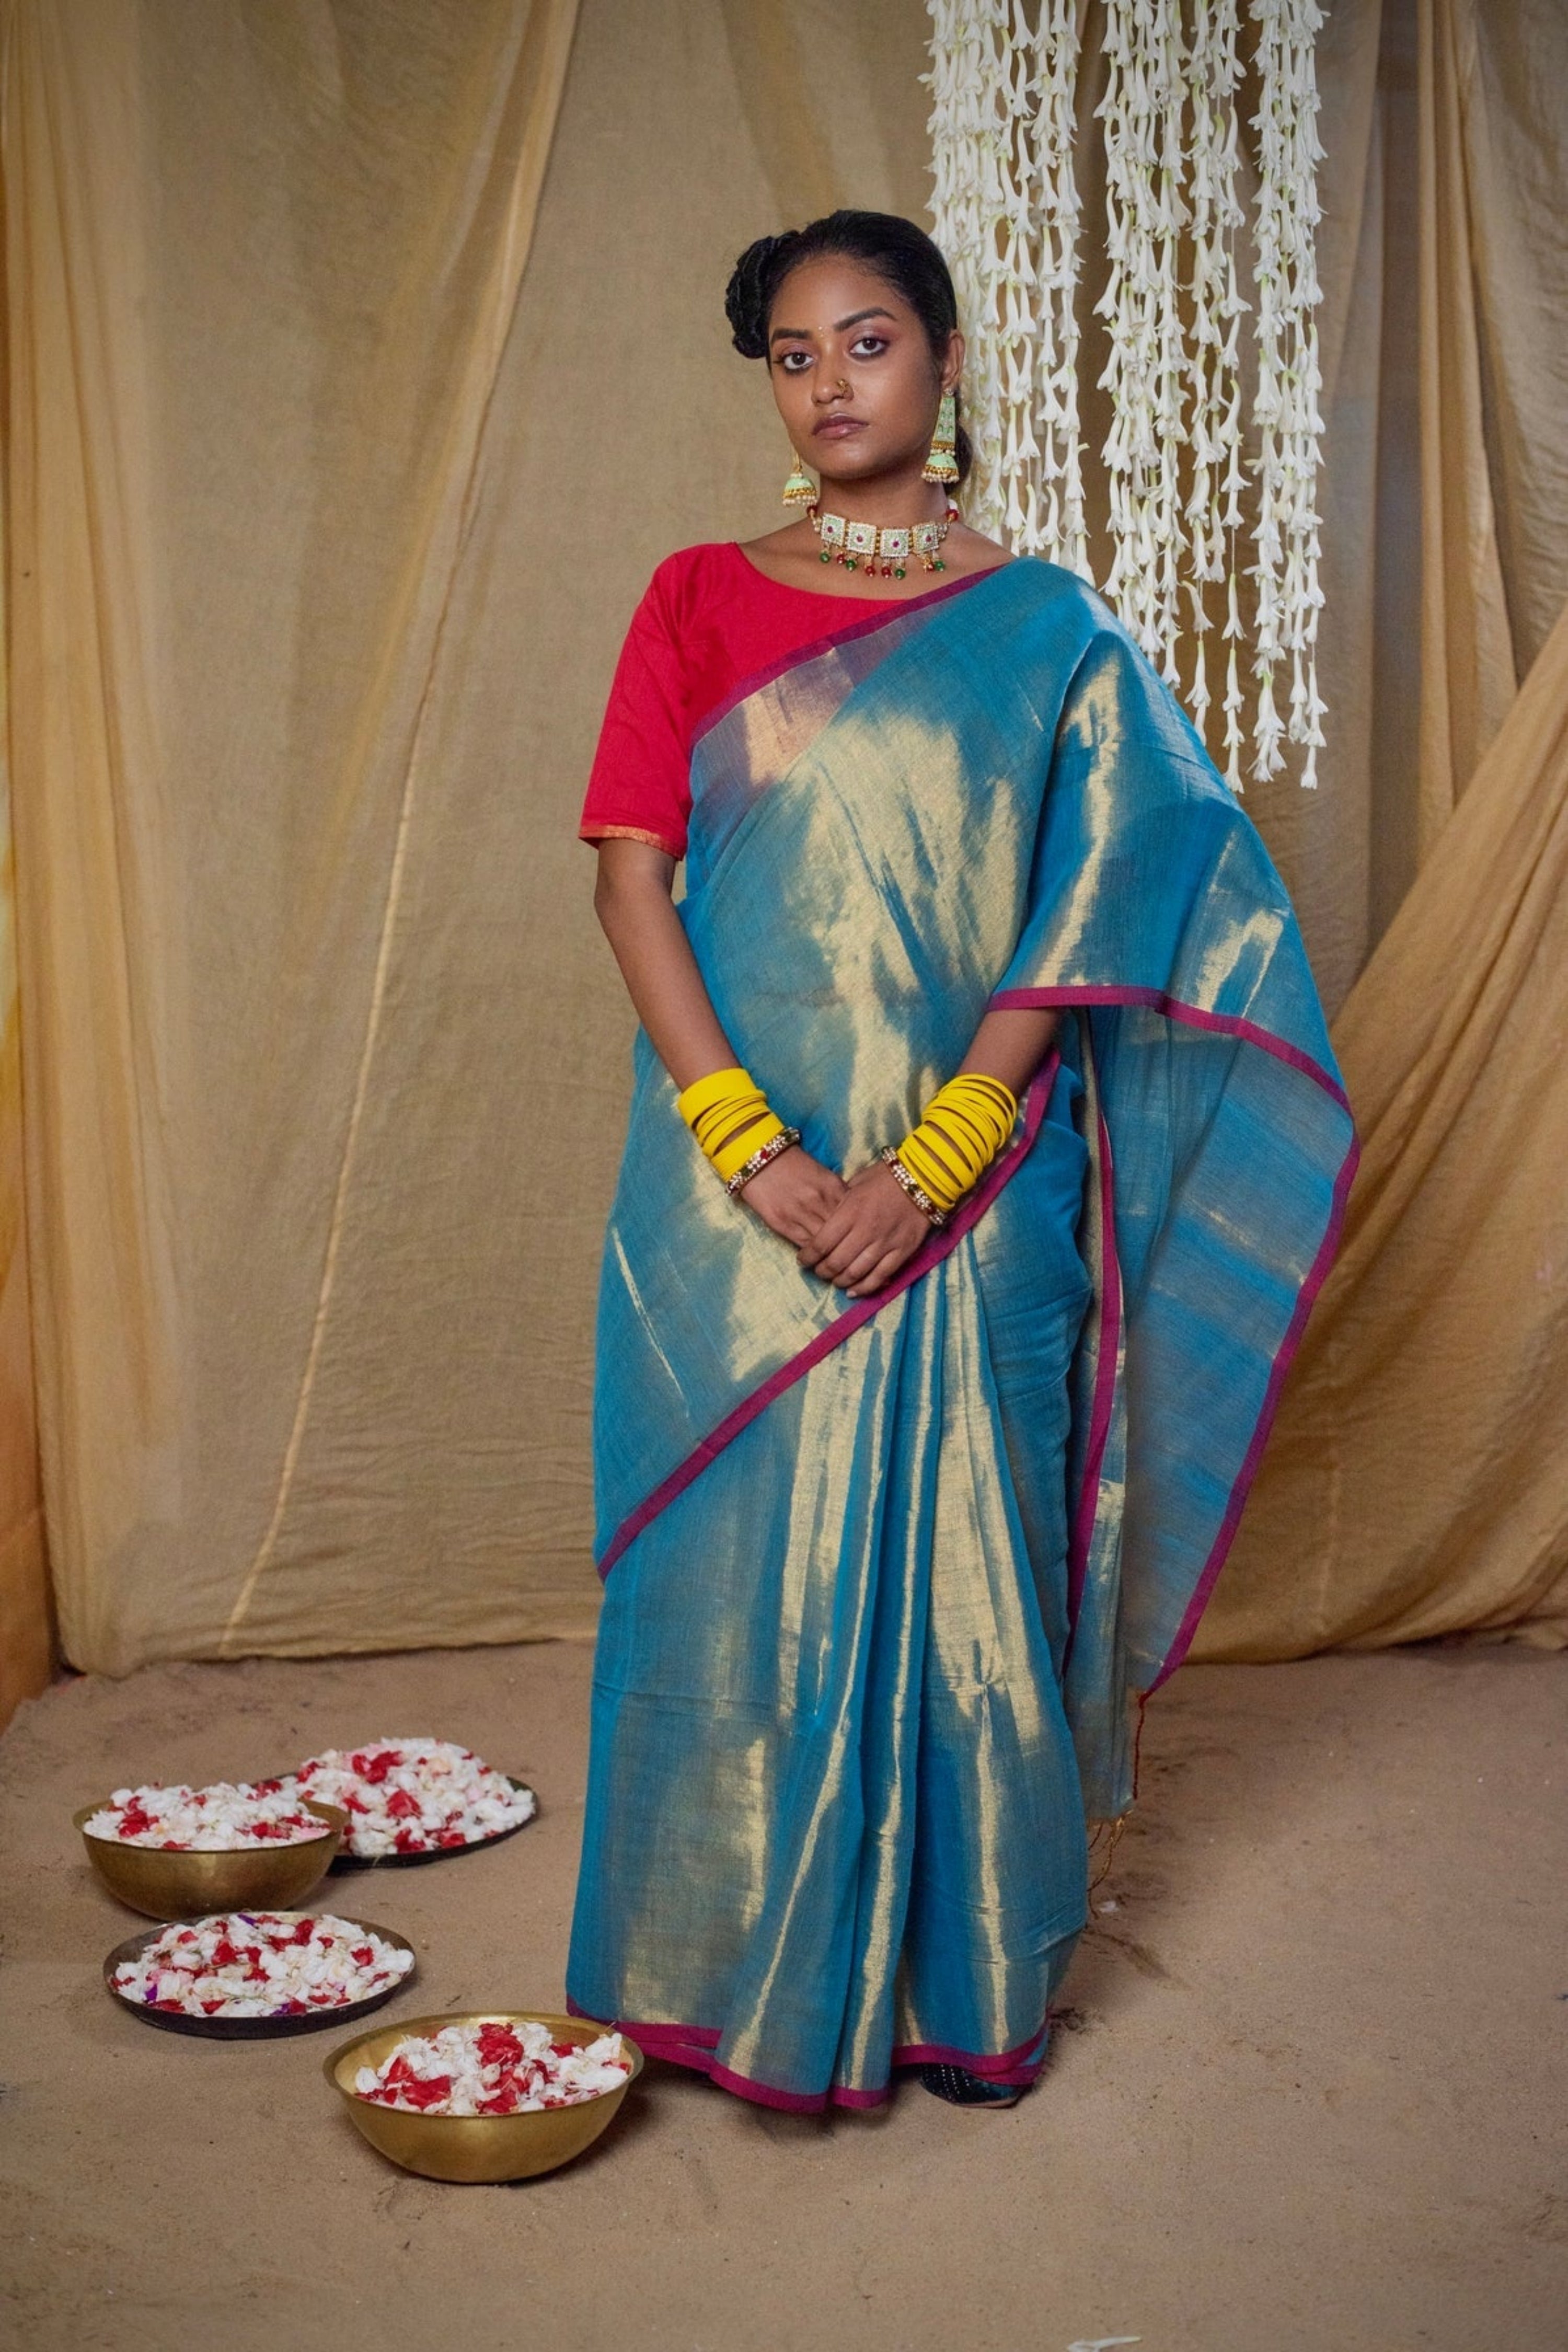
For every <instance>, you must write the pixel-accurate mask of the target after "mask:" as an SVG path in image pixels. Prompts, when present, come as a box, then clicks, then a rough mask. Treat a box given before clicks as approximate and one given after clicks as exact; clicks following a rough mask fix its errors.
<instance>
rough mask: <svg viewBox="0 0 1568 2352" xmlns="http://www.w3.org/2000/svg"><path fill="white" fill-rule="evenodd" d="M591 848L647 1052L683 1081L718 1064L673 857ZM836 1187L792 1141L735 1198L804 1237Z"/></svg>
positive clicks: (713, 1021)
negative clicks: (674, 893) (675, 888)
mask: <svg viewBox="0 0 1568 2352" xmlns="http://www.w3.org/2000/svg"><path fill="white" fill-rule="evenodd" d="M598 856H599V873H598V879H597V881H596V883H595V887H594V911H595V914H596V915H597V916H598V918H599V921H600V923H601V925H602V926H603V929H604V932H605V938H606V939H607V940H609V942H610V947H611V949H612V950H613V952H614V954H615V959H616V962H617V963H618V964H619V966H620V968H621V977H622V978H623V979H624V980H625V982H626V991H627V993H628V994H629V996H630V997H631V1000H632V1003H633V1005H634V1006H635V1007H636V1009H637V1018H638V1020H639V1021H640V1022H641V1023H642V1025H643V1027H644V1028H645V1029H646V1030H647V1034H648V1038H649V1041H650V1043H651V1044H652V1046H653V1049H654V1051H655V1053H656V1054H657V1055H658V1057H659V1060H660V1061H661V1062H662V1063H663V1064H664V1066H665V1068H666V1069H667V1070H668V1072H669V1075H670V1077H671V1078H672V1080H673V1081H674V1083H675V1085H676V1086H677V1087H679V1088H681V1089H683V1090H684V1088H686V1087H689V1086H691V1085H692V1084H694V1083H695V1081H696V1080H697V1079H698V1078H701V1077H706V1076H707V1075H708V1073H709V1071H710V1070H722V1069H728V1068H729V1067H730V1066H731V1065H732V1064H734V1063H736V1062H738V1061H739V1060H740V1056H739V1055H738V1054H737V1053H736V1052H735V1049H734V1047H733V1046H732V1045H731V1043H730V1040H729V1038H728V1037H726V1035H725V1034H724V1032H723V1029H722V1027H721V1024H720V1021H719V1016H718V1014H717V1013H715V1012H714V1010H713V1003H712V999H711V998H710V995H709V993H708V990H707V987H706V985H705V984H704V982H703V978H702V974H701V972H700V971H699V970H698V968H697V959H696V957H695V956H694V955H693V954H692V952H691V942H690V941H689V939H688V938H687V936H686V927H685V925H684V924H683V923H682V922H681V919H680V918H679V915H678V914H677V913H676V911H675V906H674V902H673V901H672V899H671V898H670V895H669V894H670V885H671V883H672V882H673V881H674V879H675V860H674V858H673V857H671V856H669V854H668V851H666V850H662V849H656V848H655V847H654V846H653V845H652V844H651V843H648V842H646V841H624V840H619V839H616V838H611V839H608V840H605V841H602V842H601V843H600V844H599V850H598ZM761 1116H762V1114H761V1113H760V1112H759V1114H758V1117H759V1118H760V1117H761ZM896 1189H897V1188H896V1187H895V1190H896ZM844 1192H845V1186H844V1181H843V1179H842V1177H840V1176H839V1175H838V1174H837V1172H836V1171H834V1170H833V1169H831V1168H825V1167H824V1166H823V1165H822V1162H821V1161H820V1160H814V1159H813V1158H812V1156H811V1154H810V1152H808V1151H806V1150H803V1149H802V1147H801V1146H799V1145H798V1144H797V1145H795V1147H794V1148H793V1149H792V1150H788V1151H782V1152H781V1153H780V1154H779V1156H778V1158H777V1159H776V1160H770V1161H769V1163H768V1165H767V1166H766V1167H765V1168H763V1169H762V1170H761V1171H759V1172H758V1173H757V1174H756V1175H755V1176H753V1177H752V1179H751V1181H750V1182H749V1183H748V1184H747V1186H746V1189H745V1195H744V1198H745V1202H746V1205H747V1206H748V1208H752V1209H755V1211H756V1212H757V1214H758V1215H759V1216H760V1217H761V1218H762V1220H763V1223H764V1224H766V1225H769V1226H771V1227H772V1229H773V1232H774V1233H775V1234H783V1235H784V1239H785V1240H786V1241H792V1242H795V1244H799V1245H804V1244H806V1243H807V1242H809V1241H810V1239H811V1237H812V1235H813V1234H815V1233H816V1229H817V1226H818V1225H819V1224H820V1223H821V1222H822V1219H823V1218H824V1216H826V1213H828V1211H829V1210H830V1209H832V1208H833V1207H834V1206H835V1205H836V1204H837V1202H839V1201H840V1200H842V1198H843V1196H844Z"/></svg>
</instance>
